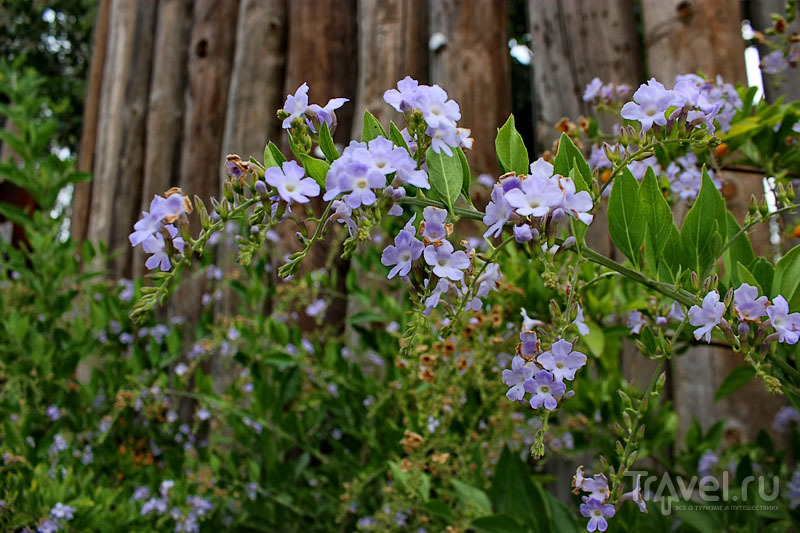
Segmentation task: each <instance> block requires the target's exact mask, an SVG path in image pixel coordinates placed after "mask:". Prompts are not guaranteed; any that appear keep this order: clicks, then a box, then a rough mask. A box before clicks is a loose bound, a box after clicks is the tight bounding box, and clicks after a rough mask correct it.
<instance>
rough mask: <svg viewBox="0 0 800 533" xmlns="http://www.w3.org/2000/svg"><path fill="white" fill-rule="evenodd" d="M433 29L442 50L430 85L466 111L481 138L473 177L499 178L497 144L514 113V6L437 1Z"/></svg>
mask: <svg viewBox="0 0 800 533" xmlns="http://www.w3.org/2000/svg"><path fill="white" fill-rule="evenodd" d="M429 24H430V35H431V44H432V45H436V46H435V49H433V50H431V51H430V81H431V83H436V84H439V85H441V86H442V88H443V89H444V90H445V91H447V93H448V94H449V95H450V97H451V98H453V99H454V100H455V101H457V102H458V103H459V105H460V106H461V120H460V121H459V126H461V127H464V128H470V129H471V130H472V137H473V138H474V139H475V144H474V148H473V149H472V150H469V151H467V159H468V160H469V163H470V169H471V170H472V172H473V173H474V174H480V173H483V172H488V173H491V174H494V175H497V174H498V173H499V167H498V165H497V156H496V155H495V151H494V139H495V136H496V135H497V128H498V127H499V126H500V125H502V124H503V123H504V122H505V121H506V119H507V118H508V115H509V114H510V113H511V87H510V81H509V76H510V74H509V72H510V56H509V52H508V35H507V26H508V3H507V1H506V0H474V1H471V2H457V1H455V0H431V1H430V11H429ZM434 37H435V38H434ZM437 41H438V43H437Z"/></svg>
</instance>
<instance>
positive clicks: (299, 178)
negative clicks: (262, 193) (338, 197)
mask: <svg viewBox="0 0 800 533" xmlns="http://www.w3.org/2000/svg"><path fill="white" fill-rule="evenodd" d="M303 176H305V171H304V170H303V167H301V166H300V165H298V164H297V163H296V162H295V161H285V162H284V163H283V165H281V167H280V168H278V167H270V168H268V169H267V170H266V171H265V172H264V181H266V182H267V183H268V184H270V185H271V186H273V187H275V188H277V189H278V195H279V196H280V197H281V198H282V199H283V200H284V201H285V202H287V203H292V202H297V203H298V204H305V203H308V201H309V198H313V197H314V196H319V184H318V183H317V182H316V181H314V179H313V178H304V177H303Z"/></svg>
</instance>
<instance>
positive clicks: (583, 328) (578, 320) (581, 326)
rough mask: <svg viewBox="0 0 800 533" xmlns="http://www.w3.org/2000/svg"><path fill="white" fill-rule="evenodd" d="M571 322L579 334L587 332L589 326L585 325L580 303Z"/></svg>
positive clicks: (586, 333)
mask: <svg viewBox="0 0 800 533" xmlns="http://www.w3.org/2000/svg"><path fill="white" fill-rule="evenodd" d="M572 323H573V324H575V327H577V328H578V333H580V334H581V335H588V334H589V326H587V325H586V322H584V320H583V308H582V307H581V306H580V305H579V306H578V313H577V315H576V316H575V320H573V321H572Z"/></svg>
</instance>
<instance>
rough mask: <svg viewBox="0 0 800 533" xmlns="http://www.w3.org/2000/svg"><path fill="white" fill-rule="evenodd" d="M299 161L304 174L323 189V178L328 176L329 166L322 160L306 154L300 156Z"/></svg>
mask: <svg viewBox="0 0 800 533" xmlns="http://www.w3.org/2000/svg"><path fill="white" fill-rule="evenodd" d="M300 161H301V162H302V163H303V168H305V169H306V173H307V174H308V175H309V176H311V177H312V178H314V181H316V182H317V183H319V186H320V187H323V188H324V187H325V176H327V175H328V171H329V170H330V169H331V166H330V165H329V164H328V163H326V162H325V161H323V160H322V159H317V158H315V157H311V156H310V155H306V154H300Z"/></svg>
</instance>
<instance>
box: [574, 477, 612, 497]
mask: <svg viewBox="0 0 800 533" xmlns="http://www.w3.org/2000/svg"><path fill="white" fill-rule="evenodd" d="M581 489H582V490H583V491H584V492H588V493H589V496H584V497H583V498H584V501H587V500H595V501H598V502H600V503H603V502H604V501H606V500H607V499H608V496H609V494H610V491H609V488H608V478H606V476H605V475H604V474H595V475H594V476H592V477H587V478H584V479H583V483H582V485H581Z"/></svg>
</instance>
